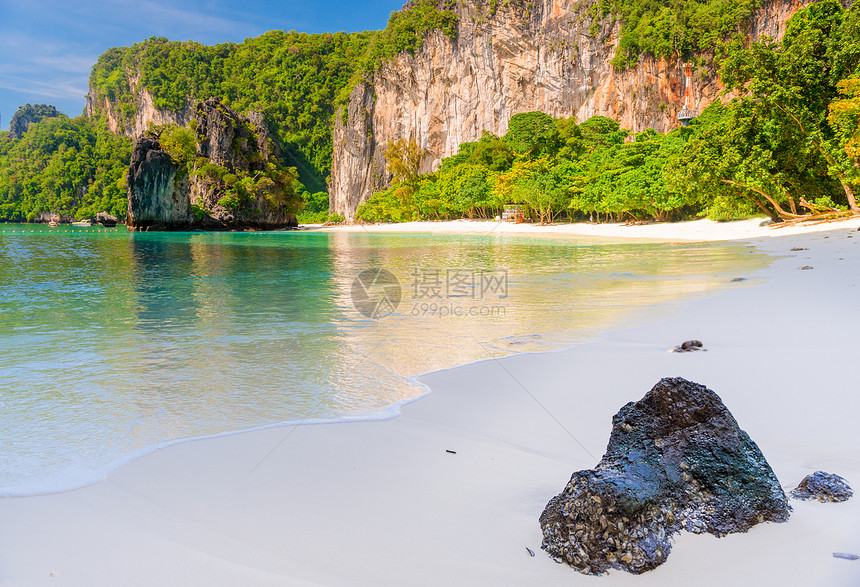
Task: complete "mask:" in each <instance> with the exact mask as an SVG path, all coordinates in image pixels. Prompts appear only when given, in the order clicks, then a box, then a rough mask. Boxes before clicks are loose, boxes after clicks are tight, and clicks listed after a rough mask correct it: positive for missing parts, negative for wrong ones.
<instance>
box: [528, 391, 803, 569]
mask: <svg viewBox="0 0 860 587" xmlns="http://www.w3.org/2000/svg"><path fill="white" fill-rule="evenodd" d="M790 511H791V507H790V506H789V504H788V500H787V499H786V497H785V494H784V493H783V491H782V488H781V487H780V485H779V481H778V480H777V478H776V476H775V475H774V473H773V471H772V470H771V468H770V465H768V463H767V461H766V460H765V458H764V456H763V455H762V453H761V451H760V450H759V448H758V446H756V444H755V442H753V441H752V440H751V439H750V437H749V435H747V433H746V432H744V431H743V430H741V429H740V428H739V427H738V424H737V422H736V421H735V419H734V417H733V416H732V415H731V413H730V412H729V410H728V409H727V408H726V406H725V405H723V402H722V401H721V400H720V398H719V396H718V395H717V394H716V393H714V392H713V391H711V390H710V389H708V388H707V387H705V386H704V385H700V384H698V383H693V382H691V381H687V380H686V379H682V378H665V379H662V380H661V381H660V382H659V383H657V385H655V386H654V388H653V389H651V391H649V392H648V393H647V394H645V397H643V398H642V399H641V400H639V401H638V402H635V403H634V402H631V403H629V404H627V405H626V406H624V407H623V408H621V410H620V411H619V412H618V413H617V414H616V415H615V416H614V417H613V419H612V433H611V435H610V438H609V444H608V446H607V448H606V454H604V455H603V458H602V459H601V461H600V463H598V465H597V467H595V468H594V469H592V470H587V471H578V472H576V473H574V474H573V476H572V477H571V478H570V482H568V484H567V486H566V487H565V489H564V491H563V492H562V493H561V494H559V495H557V496H556V497H554V498H552V499H551V500H550V501H549V503H548V504H547V506H546V509H545V510H544V512H543V513H542V514H541V517H540V524H541V527H542V529H543V543H542V545H541V547H542V548H543V549H544V550H546V551H547V552H548V553H549V554H550V556H552V557H553V558H554V559H556V560H557V561H559V562H566V563H567V564H569V565H570V566H572V567H574V568H575V569H577V570H578V571H580V572H582V573H586V574H600V573H602V572H604V571H606V570H608V569H610V568H618V569H623V570H625V571H628V572H631V573H636V574H638V573H642V572H645V571H648V570H650V569H653V568H654V567H656V566H658V565H660V564H662V563H663V562H665V561H666V558H667V557H668V556H669V551H670V550H671V548H672V543H671V537H672V535H673V534H675V533H677V532H679V531H680V530H682V529H686V530H688V531H690V532H695V533H701V532H710V533H711V534H714V535H716V536H724V535H726V534H729V533H733V532H746V531H747V530H748V529H749V528H750V527H752V526H754V525H755V524H758V523H760V522H764V521H773V522H784V521H786V520H787V519H788V517H789V514H790Z"/></svg>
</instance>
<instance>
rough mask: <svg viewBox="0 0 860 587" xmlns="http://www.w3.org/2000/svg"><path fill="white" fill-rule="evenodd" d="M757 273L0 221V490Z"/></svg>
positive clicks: (557, 253) (75, 476) (293, 413)
mask: <svg viewBox="0 0 860 587" xmlns="http://www.w3.org/2000/svg"><path fill="white" fill-rule="evenodd" d="M767 262H768V258H767V257H766V256H764V255H761V254H758V253H751V252H750V249H748V248H746V247H744V246H743V245H738V244H612V243H606V242H598V241H595V240H593V239H581V238H580V239H577V238H573V237H564V238H545V237H539V238H538V237H521V236H508V235H468V236H462V235H428V234H416V233H411V234H406V233H402V234H378V233H377V234H370V233H322V232H305V231H299V232H295V231H294V232H266V233H258V232H245V233H128V232H126V231H125V229H124V228H122V227H120V228H118V229H113V230H110V229H107V230H105V229H96V228H91V229H74V228H69V227H61V228H57V229H49V228H47V227H39V226H24V225H9V224H6V225H0V454H2V455H3V458H2V459H0V495H20V494H32V493H42V492H49V491H56V490H60V489H66V488H71V487H76V486H80V485H83V484H86V483H88V482H91V481H93V480H95V479H97V478H99V477H100V476H101V475H103V474H104V472H105V471H107V470H109V469H110V468H111V467H113V466H115V465H116V464H118V463H120V462H122V461H123V460H127V459H128V458H129V457H130V456H133V455H136V454H140V453H141V452H142V451H146V450H150V449H152V447H155V446H157V445H159V444H160V443H166V442H170V441H175V440H178V439H182V438H190V437H198V436H204V435H212V434H219V433H224V432H228V431H235V430H243V429H249V428H253V427H257V426H264V425H270V424H275V423H281V422H287V421H316V420H321V419H322V420H334V419H343V418H354V417H362V418H365V417H383V416H385V415H388V414H391V413H392V411H391V406H392V405H395V404H397V403H398V402H403V401H407V400H409V399H412V398H414V397H417V396H418V395H420V394H421V393H423V390H422V389H420V388H418V387H416V386H414V385H412V384H411V383H410V381H409V379H408V378H409V377H410V376H413V375H417V374H420V373H423V372H427V371H431V370H435V369H439V368H444V367H449V366H453V365H456V364H462V363H467V362H471V361H475V360H480V359H485V358H489V357H493V356H501V355H505V354H510V353H513V352H523V351H536V350H549V349H556V348H561V347H563V346H567V345H569V344H572V343H574V342H579V341H582V340H585V339H586V338H588V337H589V336H592V335H593V334H594V333H595V332H597V331H599V330H601V329H606V328H609V327H614V326H620V325H622V324H627V323H629V321H630V320H631V319H633V317H634V316H635V317H636V318H637V319H641V318H642V312H641V308H642V306H644V305H649V304H654V303H657V302H667V301H669V302H671V301H673V300H675V302H676V303H680V300H682V299H685V296H689V295H691V294H703V293H707V292H710V291H713V290H715V289H719V288H726V287H738V286H739V285H738V284H736V283H731V279H732V278H734V277H738V276H741V275H743V274H745V273H746V274H749V273H750V272H752V271H754V270H756V269H759V268H761V267H763V266H764V265H766V264H767ZM380 269H384V270H386V271H387V272H388V273H387V274H386V273H383V274H381V276H380V274H379V273H378V272H379V270H380ZM367 270H370V273H368V274H363V273H362V272H364V271H367ZM360 275H361V276H362V277H361V279H360V280H358V279H357V278H358V277H359V276H360ZM386 276H387V279H388V280H387V281H386V280H385V279H379V278H380V277H383V278H385V277H386ZM374 277H376V278H377V280H376V281H375V282H374V281H372V278H374ZM746 283H750V282H746ZM742 285H743V284H740V286H742ZM398 289H399V302H398V301H397V298H398V295H396V294H397V290H398ZM354 302H355V303H354ZM395 306H396V308H395ZM356 308H358V309H361V310H367V311H368V313H371V312H373V311H374V310H375V311H376V315H375V317H367V316H365V315H363V314H362V313H360V312H359V311H358V310H357V309H356ZM389 312H391V313H389Z"/></svg>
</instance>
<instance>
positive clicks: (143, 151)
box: [125, 137, 194, 230]
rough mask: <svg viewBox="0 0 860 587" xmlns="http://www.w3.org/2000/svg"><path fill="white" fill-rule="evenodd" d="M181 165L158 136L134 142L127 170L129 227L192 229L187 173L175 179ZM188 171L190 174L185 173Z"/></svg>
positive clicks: (141, 228) (143, 228) (139, 228)
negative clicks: (165, 149) (160, 141)
mask: <svg viewBox="0 0 860 587" xmlns="http://www.w3.org/2000/svg"><path fill="white" fill-rule="evenodd" d="M179 171H180V166H179V165H178V164H177V163H176V162H174V161H173V158H172V157H171V156H170V154H169V153H167V152H166V151H163V150H161V146H160V145H159V144H158V142H157V141H156V140H155V139H151V138H147V137H143V138H140V139H138V140H137V141H136V142H135V144H134V150H133V151H132V154H131V163H130V164H129V167H128V173H127V174H126V183H127V184H128V215H127V216H126V219H125V222H126V224H127V225H128V228H129V230H150V229H152V230H169V229H171V228H172V229H176V230H182V229H190V228H191V225H192V224H193V218H194V217H193V216H192V215H191V199H190V197H189V190H188V187H189V186H188V181H187V177H185V178H183V179H184V180H185V181H174V180H175V179H176V174H177V172H179ZM186 175H187V174H186Z"/></svg>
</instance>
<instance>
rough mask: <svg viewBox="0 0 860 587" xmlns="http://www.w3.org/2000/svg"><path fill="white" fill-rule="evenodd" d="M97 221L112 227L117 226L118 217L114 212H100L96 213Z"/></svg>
mask: <svg viewBox="0 0 860 587" xmlns="http://www.w3.org/2000/svg"><path fill="white" fill-rule="evenodd" d="M96 222H98V223H99V224H101V225H102V226H106V227H108V228H111V227H113V226H116V223H117V217H116V216H114V215H113V214H108V213H107V212H99V213H98V214H96Z"/></svg>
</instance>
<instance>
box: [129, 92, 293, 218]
mask: <svg viewBox="0 0 860 587" xmlns="http://www.w3.org/2000/svg"><path fill="white" fill-rule="evenodd" d="M194 120H195V121H196V127H195V128H194V132H195V139H196V152H195V153H194V154H193V155H194V156H193V157H189V154H188V153H186V154H185V155H184V156H185V157H186V158H190V159H191V160H190V161H188V162H186V161H182V160H181V156H180V155H181V154H177V153H174V154H171V153H168V152H167V151H166V150H164V149H162V146H161V144H159V142H158V140H157V139H154V138H150V137H141V138H139V139H137V141H136V142H135V146H134V151H133V153H132V158H131V163H130V165H129V169H128V174H127V176H126V181H127V183H128V216H127V218H126V223H127V224H128V227H129V229H130V230H193V229H208V230H232V229H243V228H260V229H271V228H282V227H289V226H295V225H296V219H295V216H294V215H293V214H292V211H293V209H294V207H295V204H296V198H297V197H296V194H295V192H294V191H293V182H294V180H295V175H294V174H292V173H291V172H290V170H288V169H284V168H282V167H281V166H280V165H279V164H278V163H277V158H276V153H274V147H273V145H272V143H271V141H270V140H269V137H268V134H269V133H268V128H267V127H266V125H265V122H264V120H263V117H262V115H260V114H256V113H254V114H252V115H250V116H249V117H244V116H241V115H239V114H237V113H236V112H234V111H232V110H230V109H229V108H227V107H225V106H224V105H222V104H220V103H219V102H218V101H216V100H213V99H210V100H207V101H205V102H198V103H197V104H196V105H195V107H194Z"/></svg>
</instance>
